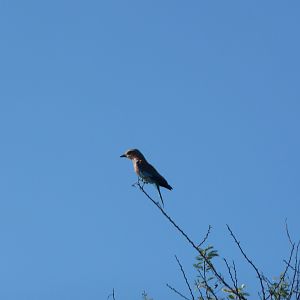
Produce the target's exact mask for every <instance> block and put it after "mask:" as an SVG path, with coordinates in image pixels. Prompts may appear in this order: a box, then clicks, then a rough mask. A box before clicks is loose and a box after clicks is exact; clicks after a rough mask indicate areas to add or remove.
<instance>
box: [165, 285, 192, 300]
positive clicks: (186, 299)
mask: <svg viewBox="0 0 300 300" xmlns="http://www.w3.org/2000/svg"><path fill="white" fill-rule="evenodd" d="M166 285H167V287H168V288H169V289H170V290H172V291H173V292H174V293H176V294H177V295H179V296H180V297H182V298H183V299H185V300H190V299H189V298H188V297H186V296H184V295H183V294H181V293H180V292H178V291H177V290H176V289H175V288H173V287H172V286H171V285H169V284H168V283H167V284H166Z"/></svg>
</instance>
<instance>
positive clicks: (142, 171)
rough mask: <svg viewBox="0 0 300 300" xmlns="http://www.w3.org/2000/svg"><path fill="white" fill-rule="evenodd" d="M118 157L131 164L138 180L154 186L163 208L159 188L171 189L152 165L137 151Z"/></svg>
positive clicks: (127, 152)
mask: <svg viewBox="0 0 300 300" xmlns="http://www.w3.org/2000/svg"><path fill="white" fill-rule="evenodd" d="M120 157H126V158H128V159H130V160H131V161H132V162H133V167H134V171H135V173H136V174H137V175H138V177H139V178H141V179H142V181H143V182H144V183H151V184H154V185H155V186H156V188H157V190H158V193H159V196H160V199H161V203H162V205H163V206H164V201H163V198H162V195H161V192H160V187H164V188H166V189H168V190H172V189H173V188H172V187H171V186H170V185H169V184H168V182H167V180H166V179H165V178H164V177H163V176H161V175H160V174H159V173H158V172H157V171H156V169H155V168H154V167H153V166H152V165H150V164H149V163H148V162H147V160H146V158H145V156H144V155H143V154H142V153H141V152H140V151H139V150H138V149H130V150H127V151H126V152H125V153H124V154H122V155H121V156H120Z"/></svg>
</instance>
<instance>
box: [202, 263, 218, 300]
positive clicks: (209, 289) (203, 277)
mask: <svg viewBox="0 0 300 300" xmlns="http://www.w3.org/2000/svg"><path fill="white" fill-rule="evenodd" d="M204 265H205V262H204ZM205 269H206V267H204V274H202V273H201V272H200V271H199V270H198V273H199V274H200V277H201V279H202V282H204V283H205V293H206V297H207V299H209V298H210V297H209V295H208V291H209V292H210V293H212V295H213V296H214V297H215V299H218V297H217V295H216V293H215V291H214V289H213V288H212V287H211V286H210V285H209V284H208V282H207V280H206V274H205ZM197 288H198V290H200V289H199V287H198V285H197ZM221 289H222V288H221ZM221 289H220V290H221ZM220 290H219V291H220ZM201 296H202V293H201ZM202 297H203V296H202ZM203 299H204V298H203Z"/></svg>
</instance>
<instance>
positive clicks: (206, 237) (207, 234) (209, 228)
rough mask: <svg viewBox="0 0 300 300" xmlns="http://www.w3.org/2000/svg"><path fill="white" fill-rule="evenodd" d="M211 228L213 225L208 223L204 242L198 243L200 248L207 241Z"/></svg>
mask: <svg viewBox="0 0 300 300" xmlns="http://www.w3.org/2000/svg"><path fill="white" fill-rule="evenodd" d="M211 228H212V227H211V225H208V229H207V232H206V235H205V237H204V239H203V240H202V242H201V243H200V244H199V245H198V248H200V247H201V246H202V245H203V244H204V243H205V242H206V240H207V239H208V236H209V234H210V230H211Z"/></svg>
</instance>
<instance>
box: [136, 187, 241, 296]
mask: <svg viewBox="0 0 300 300" xmlns="http://www.w3.org/2000/svg"><path fill="white" fill-rule="evenodd" d="M137 186H138V187H139V188H140V190H141V191H142V192H143V193H144V194H145V195H146V196H147V198H148V199H149V200H150V201H151V202H152V203H153V204H154V205H155V206H156V207H157V208H158V209H159V210H160V212H161V213H162V214H163V215H164V216H165V217H166V218H167V219H168V220H169V222H170V223H171V224H172V225H173V226H174V227H175V228H176V229H177V230H178V231H179V232H180V233H181V234H182V235H183V236H184V237H185V239H186V240H187V241H188V242H189V244H190V245H191V246H192V247H193V248H194V249H195V250H196V251H197V252H198V253H199V254H200V256H201V257H202V258H203V259H204V260H205V261H206V263H207V264H208V265H209V267H210V268H211V269H212V271H213V273H214V275H215V276H216V277H217V278H218V280H219V281H220V282H221V283H222V284H223V285H224V286H226V287H227V288H228V289H230V290H233V291H234V289H233V288H232V287H231V286H230V285H229V284H228V283H227V282H226V281H225V280H224V278H223V277H222V276H221V275H220V274H219V273H218V272H217V270H216V268H215V267H214V265H213V264H212V263H211V262H210V261H209V260H208V259H207V257H206V256H205V255H204V254H203V253H202V252H201V250H200V249H199V248H198V247H197V245H196V244H195V243H194V242H193V241H192V240H191V239H190V238H189V236H188V235H187V234H186V233H185V232H184V231H183V230H182V229H181V228H180V227H179V226H178V225H177V224H176V223H175V222H174V221H173V219H172V218H171V217H170V216H169V215H168V214H167V213H166V212H165V211H164V209H163V208H162V207H161V206H160V205H159V203H158V202H156V201H154V200H153V199H152V198H151V197H150V196H149V195H148V193H147V192H146V191H145V190H144V188H143V186H142V185H141V184H140V183H139V182H138V183H137ZM233 293H234V294H235V291H234V292H233ZM236 296H238V295H236ZM242 299H243V300H246V298H245V297H243V296H242Z"/></svg>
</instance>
